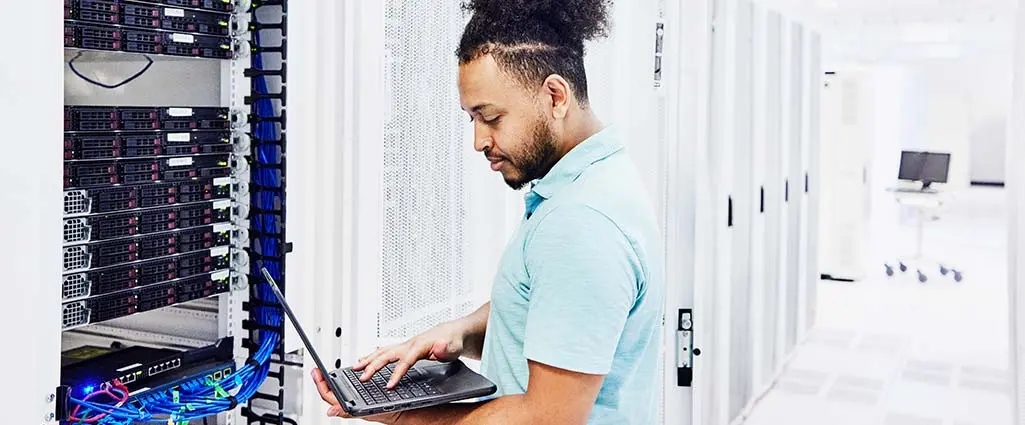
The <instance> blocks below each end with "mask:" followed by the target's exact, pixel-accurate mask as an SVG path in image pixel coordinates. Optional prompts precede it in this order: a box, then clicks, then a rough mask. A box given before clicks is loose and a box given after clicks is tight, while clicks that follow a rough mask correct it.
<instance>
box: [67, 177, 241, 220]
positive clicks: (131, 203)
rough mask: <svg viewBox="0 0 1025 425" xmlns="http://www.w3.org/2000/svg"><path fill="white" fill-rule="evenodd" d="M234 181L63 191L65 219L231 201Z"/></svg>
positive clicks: (212, 180)
mask: <svg viewBox="0 0 1025 425" xmlns="http://www.w3.org/2000/svg"><path fill="white" fill-rule="evenodd" d="M230 198H231V179H230V178H227V177H221V178H214V179H197V180H189V181H183V182H170V183H160V184H149V185H140V186H117V187H100V188H88V189H79V190H69V191H65V192H64V215H65V216H66V217H72V216H80V215H88V214H102V213H110V212H118V211H128V210H135V209H145V208H157V207H163V206H179V205H183V204H189V203H193V202H201V201H209V200H229V199H230Z"/></svg>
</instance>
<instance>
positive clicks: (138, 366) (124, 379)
mask: <svg viewBox="0 0 1025 425" xmlns="http://www.w3.org/2000/svg"><path fill="white" fill-rule="evenodd" d="M233 355H234V339H233V338H232V337H225V338H222V339H220V340H218V341H217V342H216V343H214V344H211V345H208V346H205V347H201V348H197V349H193V350H188V351H181V350H174V349H169V348H152V347H145V346H130V347H124V348H117V349H114V348H107V347H98V346H89V345H86V346H81V347H76V348H73V349H71V350H67V351H65V352H63V353H62V358H63V359H70V361H68V362H62V365H61V385H66V386H68V387H69V388H70V395H71V396H73V397H75V398H83V397H85V396H87V395H89V394H90V393H92V392H94V391H98V390H99V389H100V388H101V386H103V385H111V384H113V381H114V380H115V379H116V380H118V381H120V382H121V383H122V384H124V385H125V386H126V387H128V390H129V391H130V392H132V393H136V394H138V393H142V392H145V391H146V389H147V387H150V386H156V387H160V386H165V385H168V384H173V383H175V382H178V381H180V380H181V377H182V376H198V377H200V378H204V379H205V378H206V375H207V374H210V375H211V378H212V377H213V371H214V370H216V371H217V372H219V375H221V376H222V377H223V376H224V371H225V370H227V369H228V368H227V367H223V366H222V365H223V363H224V362H230V361H231V360H232V358H233ZM215 365H216V367H213V366H215ZM197 368H199V370H198V371H197ZM232 370H233V369H232ZM182 372H184V373H182Z"/></svg>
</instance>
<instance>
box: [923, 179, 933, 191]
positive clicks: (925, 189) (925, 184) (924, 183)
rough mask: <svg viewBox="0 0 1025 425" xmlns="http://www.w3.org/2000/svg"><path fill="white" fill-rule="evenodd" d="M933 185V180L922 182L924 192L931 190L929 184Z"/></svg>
mask: <svg viewBox="0 0 1025 425" xmlns="http://www.w3.org/2000/svg"><path fill="white" fill-rule="evenodd" d="M931 185H932V182H931V181H923V182H922V192H928V191H930V189H929V186H931Z"/></svg>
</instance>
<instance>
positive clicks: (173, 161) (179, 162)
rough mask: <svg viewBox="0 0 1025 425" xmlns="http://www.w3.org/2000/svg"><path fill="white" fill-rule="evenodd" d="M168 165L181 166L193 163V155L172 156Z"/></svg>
mask: <svg viewBox="0 0 1025 425" xmlns="http://www.w3.org/2000/svg"><path fill="white" fill-rule="evenodd" d="M167 165H169V166H172V167H181V166H183V165H192V158H191V157H185V158H171V159H169V160H167Z"/></svg>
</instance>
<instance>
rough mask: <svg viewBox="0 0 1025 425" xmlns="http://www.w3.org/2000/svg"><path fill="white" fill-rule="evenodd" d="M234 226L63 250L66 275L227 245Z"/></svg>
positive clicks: (183, 231)
mask: <svg viewBox="0 0 1025 425" xmlns="http://www.w3.org/2000/svg"><path fill="white" fill-rule="evenodd" d="M231 229H232V225H231V224H230V223H218V224H214V225H212V226H203V227H196V228H191V229H185V230H176V231H172V232H164V233H153V234H148V235H140V236H131V237H127V238H121V239H114V240H109V241H102V242H91V243H87V244H82V245H72V246H66V247H64V248H63V253H64V254H63V258H64V261H63V268H64V272H65V273H71V272H79V271H84V270H88V269H91V268H98V267H109V266H116V265H121V264H126V263H132V262H135V261H140V260H149V259H154V258H159V257H164V256H168V255H175V254H186V253H190V252H194V251H200V250H204V249H210V248H213V247H218V246H226V245H228V244H229V243H230V242H231Z"/></svg>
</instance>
